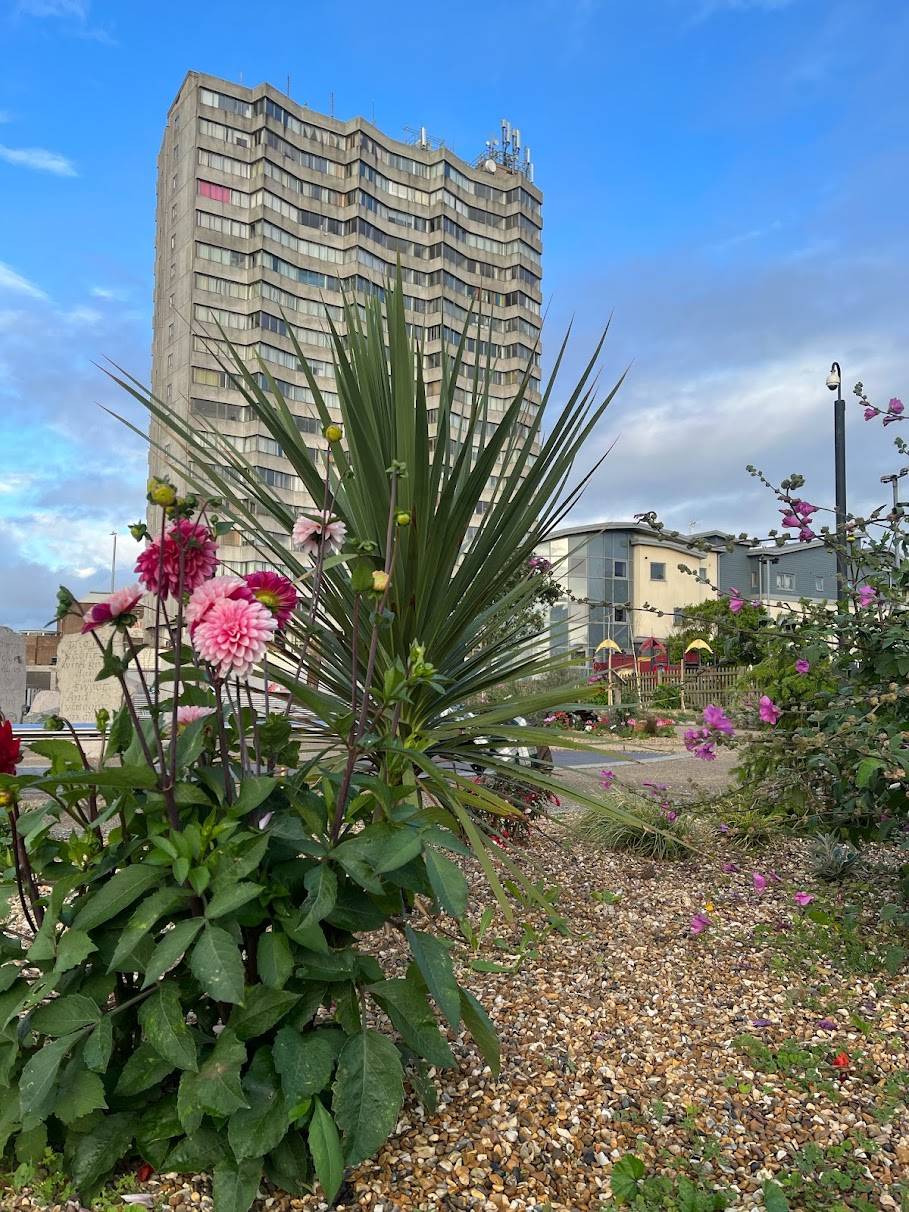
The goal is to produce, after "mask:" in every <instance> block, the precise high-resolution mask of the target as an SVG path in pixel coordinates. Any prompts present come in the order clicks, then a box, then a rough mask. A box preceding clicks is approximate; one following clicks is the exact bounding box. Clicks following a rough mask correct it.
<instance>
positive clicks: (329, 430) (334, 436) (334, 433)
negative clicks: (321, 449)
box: [322, 424, 344, 442]
mask: <svg viewBox="0 0 909 1212" xmlns="http://www.w3.org/2000/svg"><path fill="white" fill-rule="evenodd" d="M322 436H323V437H324V438H325V440H326V441H327V442H340V441H341V439H342V438H343V437H344V430H343V429H342V428H341V426H340V425H334V424H332V425H326V426H325V428H324V429H323V430H322Z"/></svg>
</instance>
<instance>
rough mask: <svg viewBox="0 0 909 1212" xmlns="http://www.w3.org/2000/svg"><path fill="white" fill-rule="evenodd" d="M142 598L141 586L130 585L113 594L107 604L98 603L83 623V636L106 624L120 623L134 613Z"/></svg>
mask: <svg viewBox="0 0 909 1212" xmlns="http://www.w3.org/2000/svg"><path fill="white" fill-rule="evenodd" d="M141 597H142V586H141V585H128V586H127V587H126V588H125V589H118V590H117V592H116V593H112V594H111V595H110V597H109V598H108V599H107V601H106V602H96V603H95V604H94V606H92V608H91V610H90V611H89V612H88V614H87V615H86V616H85V618H84V619H83V621H82V634H83V635H85V633H86V632H87V631H94V630H95V628H96V627H103V626H104V624H105V623H118V622H119V621H120V620H121V619H122V618H123V616H124V615H127V614H132V613H133V611H134V610H135V608H136V603H137V602H138V601H139V598H141Z"/></svg>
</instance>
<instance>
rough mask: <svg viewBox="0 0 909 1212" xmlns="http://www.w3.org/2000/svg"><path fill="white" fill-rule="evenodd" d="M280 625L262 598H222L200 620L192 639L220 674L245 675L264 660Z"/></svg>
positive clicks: (222, 675) (202, 656)
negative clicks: (259, 599) (250, 599)
mask: <svg viewBox="0 0 909 1212" xmlns="http://www.w3.org/2000/svg"><path fill="white" fill-rule="evenodd" d="M277 626H278V620H277V619H276V618H275V616H274V615H273V614H272V613H271V611H270V610H269V609H268V607H267V606H263V605H262V603H261V602H255V601H253V602H247V601H244V600H243V599H242V598H221V599H220V600H219V601H217V602H214V603H213V604H212V605H211V607H210V608H209V609H208V610H207V611H206V613H205V617H204V618H203V619H202V621H201V622H200V623H198V624H197V626H196V630H195V632H194V634H193V637H192V643H193V647H194V648H195V650H196V652H198V654H199V656H200V657H201V658H202V660H203V661H208V662H209V664H211V665H214V667H215V672H216V673H217V674H218V676H219V677H222V678H226V677H230V676H234V677H238V678H245V677H246V676H247V674H248V673H249V672H250V670H251V669H252V668H253V666H254V665H257V664H258V663H259V661H261V660H262V657H263V656H264V655H265V650H266V648H267V646H268V641H269V640H270V639H271V638H272V636H273V635H274V633H275V630H276V629H277Z"/></svg>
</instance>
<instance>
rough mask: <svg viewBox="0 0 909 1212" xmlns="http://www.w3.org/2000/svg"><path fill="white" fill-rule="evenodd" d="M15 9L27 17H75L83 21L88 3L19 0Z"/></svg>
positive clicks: (70, 0)
mask: <svg viewBox="0 0 909 1212" xmlns="http://www.w3.org/2000/svg"><path fill="white" fill-rule="evenodd" d="M16 11H17V12H18V13H22V14H24V15H25V16H27V17H75V18H76V20H77V21H85V20H86V19H87V17H88V4H87V3H85V0H19V3H18V4H17V6H16Z"/></svg>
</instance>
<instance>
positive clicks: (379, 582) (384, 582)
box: [372, 569, 391, 593]
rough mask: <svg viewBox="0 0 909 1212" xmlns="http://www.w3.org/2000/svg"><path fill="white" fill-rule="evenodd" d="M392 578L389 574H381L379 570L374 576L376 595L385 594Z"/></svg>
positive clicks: (373, 585) (373, 584)
mask: <svg viewBox="0 0 909 1212" xmlns="http://www.w3.org/2000/svg"><path fill="white" fill-rule="evenodd" d="M390 580H391V577H390V576H389V575H388V573H387V572H381V571H379V570H378V569H377V570H376V571H375V572H374V573H373V574H372V587H373V590H374V591H375V592H376V593H384V592H385V590H386V589H387V588H388V583H389V581H390Z"/></svg>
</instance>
